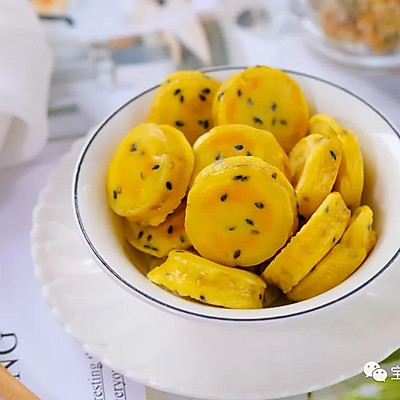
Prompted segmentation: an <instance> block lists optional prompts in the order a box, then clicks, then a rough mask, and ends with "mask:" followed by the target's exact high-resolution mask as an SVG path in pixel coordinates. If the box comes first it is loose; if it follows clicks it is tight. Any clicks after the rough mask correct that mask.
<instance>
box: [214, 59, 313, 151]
mask: <svg viewBox="0 0 400 400" xmlns="http://www.w3.org/2000/svg"><path fill="white" fill-rule="evenodd" d="M213 117H214V123H215V124H216V125H226V124H246V125H250V126H254V127H255V128H260V129H265V130H267V131H269V132H271V133H272V134H273V135H274V136H275V137H276V139H277V141H278V142H279V144H280V145H281V146H282V148H283V149H284V150H285V151H286V152H289V151H290V150H291V149H292V147H293V146H294V145H295V144H296V143H297V142H298V141H299V140H300V139H301V138H302V137H303V136H305V134H306V133H307V130H308V106H307V102H306V100H305V97H304V95H303V92H302V90H301V88H300V86H299V85H298V84H297V83H296V82H295V81H294V80H293V79H292V78H291V77H290V76H289V75H287V74H286V73H284V72H283V71H280V70H278V69H275V68H270V67H265V66H259V67H251V68H248V69H246V70H244V71H240V72H238V73H237V74H235V75H233V76H231V77H230V78H229V79H228V80H226V81H225V82H224V83H223V84H222V85H221V87H220V89H219V90H218V93H217V95H216V97H215V100H214V104H213Z"/></svg>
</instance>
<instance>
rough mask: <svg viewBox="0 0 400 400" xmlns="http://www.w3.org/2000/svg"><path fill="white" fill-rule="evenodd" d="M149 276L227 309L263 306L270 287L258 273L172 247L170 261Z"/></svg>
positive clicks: (185, 294)
mask: <svg viewBox="0 0 400 400" xmlns="http://www.w3.org/2000/svg"><path fill="white" fill-rule="evenodd" d="M147 277H148V278H149V279H150V280H151V281H152V282H153V283H156V284H158V285H162V286H164V287H166V288H167V289H169V290H171V291H177V292H178V293H179V294H180V295H181V296H188V297H191V298H193V299H196V300H198V301H201V302H202V303H206V304H212V305H215V306H221V307H226V308H242V309H246V308H247V309H251V308H262V304H263V298H264V292H265V288H266V284H265V282H264V281H263V280H262V279H261V278H260V277H259V276H257V275H256V274H253V273H251V272H248V271H243V270H240V269H236V268H230V267H226V266H224V265H219V264H217V263H214V262H212V261H209V260H206V259H204V258H202V257H200V256H198V255H195V254H193V253H191V252H188V251H184V250H172V251H171V252H170V253H169V255H168V259H167V261H165V262H164V263H163V264H161V265H160V266H159V267H156V268H154V269H153V270H152V271H150V272H149V273H148V274H147Z"/></svg>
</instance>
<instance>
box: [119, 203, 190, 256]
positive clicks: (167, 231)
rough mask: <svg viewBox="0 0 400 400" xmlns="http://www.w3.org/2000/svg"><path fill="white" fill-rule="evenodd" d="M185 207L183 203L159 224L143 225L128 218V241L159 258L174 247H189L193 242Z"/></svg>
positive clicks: (126, 233)
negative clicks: (189, 234)
mask: <svg viewBox="0 0 400 400" xmlns="http://www.w3.org/2000/svg"><path fill="white" fill-rule="evenodd" d="M185 208H186V204H185V203H184V202H183V203H181V205H180V206H179V207H178V208H177V209H176V210H175V211H174V212H173V213H172V214H170V215H168V217H167V219H166V220H165V221H164V222H162V223H161V224H160V225H157V226H143V225H141V224H139V223H138V222H131V221H128V220H126V222H125V236H126V238H127V240H128V242H129V243H130V244H131V245H132V246H133V247H135V248H136V249H138V250H140V251H143V253H147V254H150V255H152V256H154V257H159V258H161V257H165V256H167V255H168V253H169V252H170V251H171V250H174V249H188V248H189V247H190V246H191V243H190V240H189V238H188V237H187V235H186V232H185V226H184V223H185Z"/></svg>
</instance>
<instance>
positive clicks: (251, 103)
mask: <svg viewBox="0 0 400 400" xmlns="http://www.w3.org/2000/svg"><path fill="white" fill-rule="evenodd" d="M247 104H248V105H249V106H252V105H253V104H254V103H253V99H251V98H250V97H249V98H248V99H247Z"/></svg>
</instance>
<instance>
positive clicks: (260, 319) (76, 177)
mask: <svg viewBox="0 0 400 400" xmlns="http://www.w3.org/2000/svg"><path fill="white" fill-rule="evenodd" d="M246 68H247V67H243V66H242V67H233V66H217V67H210V68H203V69H200V71H202V72H218V71H234V70H236V71H240V70H243V69H246ZM281 70H282V71H284V72H286V73H289V74H292V75H298V76H303V77H306V78H310V79H314V80H316V81H319V82H323V83H326V84H328V85H330V86H333V87H335V88H337V89H339V90H341V91H343V92H345V93H347V94H349V95H351V96H353V97H355V98H356V99H358V100H360V101H361V102H362V103H364V104H365V105H366V106H368V107H369V108H370V109H372V110H373V111H374V112H375V113H376V114H378V115H379V116H380V117H381V118H382V119H383V120H384V121H385V122H386V123H387V124H388V125H389V127H390V128H391V129H392V131H393V132H394V134H395V135H396V136H397V137H398V139H399V140H400V134H399V132H397V130H396V128H395V127H394V126H393V124H392V123H391V122H390V121H389V120H388V118H386V117H385V116H384V115H383V113H382V112H381V111H379V109H378V108H377V107H375V106H374V105H372V104H371V103H369V102H367V101H366V100H364V99H363V98H361V97H360V96H358V95H357V94H355V93H353V92H352V91H350V90H348V89H346V88H344V87H342V86H340V85H338V84H336V83H333V82H330V81H328V80H326V79H323V78H319V77H317V76H314V75H310V74H307V73H304V72H298V71H292V70H289V69H281ZM159 86H160V85H155V86H152V87H151V88H149V89H147V90H145V91H144V92H141V93H140V94H138V95H137V96H135V97H133V98H132V99H131V100H129V101H128V102H126V103H125V104H123V105H122V106H121V107H119V108H118V109H117V110H116V111H115V112H114V113H112V114H111V115H110V116H109V117H108V118H107V119H106V120H105V121H104V122H103V123H102V124H101V125H100V126H99V127H98V128H97V130H96V132H95V133H94V134H93V135H92V137H91V138H90V139H89V141H88V142H87V143H86V144H85V148H84V149H83V150H82V152H81V154H80V156H79V161H78V164H77V166H76V169H75V173H74V183H73V190H74V196H73V197H74V209H75V216H76V219H77V221H78V224H79V227H80V229H81V232H82V234H83V236H84V238H85V240H86V243H87V245H88V246H89V247H90V249H91V251H92V252H93V254H94V255H95V256H96V258H97V259H98V260H99V261H100V262H101V264H102V265H103V266H104V267H105V268H106V269H107V270H108V271H109V272H110V273H111V274H112V275H114V276H115V278H117V279H118V280H119V281H120V282H122V283H123V284H124V285H126V286H127V287H129V288H130V289H132V290H133V291H135V292H136V293H138V294H140V295H141V296H143V297H145V298H147V299H149V300H151V301H152V302H154V303H157V304H158V305H161V306H163V307H166V308H169V309H170V310H174V311H178V312H179V313H183V314H187V315H191V316H195V317H200V318H204V319H209V320H217V321H229V322H263V321H273V320H280V319H285V318H292V317H296V316H300V315H304V314H309V313H311V312H315V311H318V310H321V309H323V308H326V307H329V306H331V305H333V304H336V303H339V302H341V301H342V300H344V299H347V298H349V297H350V296H352V295H353V294H354V293H356V292H358V291H360V290H361V289H363V288H364V287H366V286H367V285H369V284H370V283H371V282H372V281H373V280H375V279H376V278H377V277H378V276H379V275H381V274H382V273H383V272H384V271H386V269H388V268H389V267H390V265H391V264H392V263H393V261H394V260H395V259H396V258H397V257H398V255H399V254H400V248H399V249H398V250H397V251H396V252H395V254H394V255H393V256H392V257H391V258H390V260H389V261H388V262H387V263H386V264H385V265H384V266H383V267H382V268H381V269H380V270H379V271H378V272H377V273H376V274H375V275H373V276H372V277H371V278H370V279H368V280H367V281H365V282H364V283H363V284H361V285H360V286H358V287H356V288H355V289H353V290H352V291H350V292H348V293H346V294H344V295H343V296H341V297H338V298H337V299H334V300H332V301H329V302H327V303H324V304H321V305H319V306H316V307H313V308H309V309H307V310H302V311H297V312H293V313H286V314H284V315H276V316H271V317H258V318H234V317H218V316H215V315H207V314H201V313H198V312H193V311H189V310H185V309H183V308H180V307H175V306H173V305H171V304H168V303H165V302H163V301H161V300H159V299H156V298H154V297H153V296H151V295H149V294H147V293H145V292H143V291H142V290H140V289H138V288H137V287H135V286H133V285H132V284H131V283H129V282H128V281H126V280H125V279H124V278H122V277H121V276H120V275H119V274H118V273H117V272H116V271H114V270H113V268H112V267H111V266H110V265H108V263H107V262H106V261H105V260H104V259H103V257H102V256H101V255H100V253H99V252H98V251H97V249H96V247H95V246H94V245H93V243H92V242H91V241H90V239H89V236H88V234H87V232H86V229H85V227H84V225H83V222H82V218H81V214H80V210H79V204H78V184H79V175H80V170H81V166H82V163H83V160H84V158H85V155H86V153H87V151H88V149H89V147H90V145H91V144H92V142H93V141H94V139H95V138H96V136H97V135H98V134H99V133H100V131H101V130H102V129H103V127H104V126H105V125H106V124H107V123H108V122H109V121H110V120H111V119H112V118H114V116H115V115H116V114H118V113H119V112H120V111H121V110H122V109H124V108H125V107H126V106H128V105H129V104H130V103H132V102H133V101H135V100H137V99H139V98H140V97H142V96H144V95H146V94H148V93H150V92H152V91H154V90H155V89H157V88H158V87H159ZM234 311H236V310H234Z"/></svg>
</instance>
